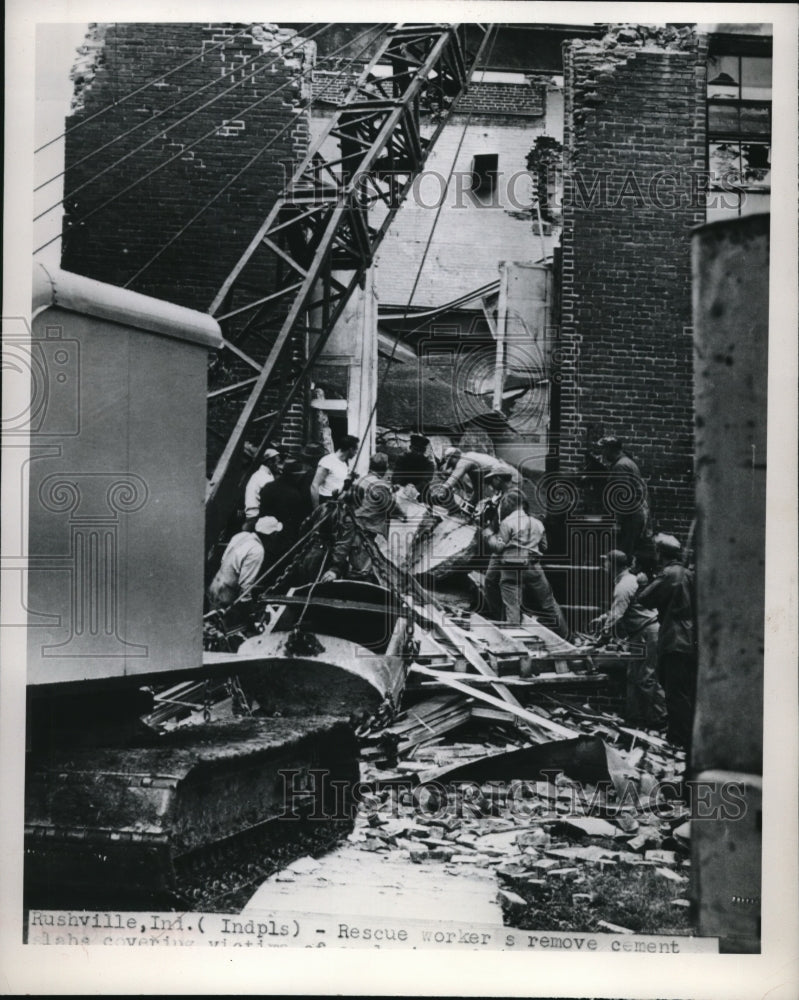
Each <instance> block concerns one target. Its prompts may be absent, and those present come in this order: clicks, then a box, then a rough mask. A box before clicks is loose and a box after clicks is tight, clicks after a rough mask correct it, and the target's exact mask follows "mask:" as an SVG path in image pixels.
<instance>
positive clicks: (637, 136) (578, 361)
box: [560, 25, 706, 538]
mask: <svg viewBox="0 0 799 1000" xmlns="http://www.w3.org/2000/svg"><path fill="white" fill-rule="evenodd" d="M705 58H706V50H705V45H704V41H703V38H702V36H697V35H696V34H695V33H694V32H693V31H692V30H691V29H690V28H681V29H677V28H664V27H662V26H661V27H659V28H652V29H648V28H646V27H644V26H631V25H623V26H619V27H617V28H615V29H614V30H613V31H612V32H609V33H608V35H606V37H605V38H604V39H602V40H601V41H596V42H594V41H591V42H583V41H579V40H578V41H574V42H570V43H566V45H565V46H564V72H565V102H566V103H565V123H564V139H565V151H564V155H565V178H564V181H565V184H564V205H563V238H562V243H563V257H562V261H563V263H562V270H563V280H562V317H561V320H562V359H563V368H562V382H561V429H562V436H561V442H560V467H561V470H562V471H577V470H579V469H580V468H582V467H583V462H584V454H585V450H586V447H587V446H588V445H589V444H590V443H591V442H592V441H594V440H596V438H598V437H599V436H600V435H602V434H615V435H617V436H618V437H620V438H622V440H623V441H624V442H625V443H626V444H627V446H628V450H629V451H630V453H631V454H632V456H633V457H634V458H635V459H636V461H638V463H639V465H640V466H641V470H642V472H643V474H644V476H645V478H646V479H647V480H648V482H649V485H650V489H651V500H652V506H653V513H654V516H655V518H656V524H657V526H658V527H659V528H661V529H667V530H669V531H672V532H674V533H675V534H677V535H678V536H679V537H682V538H685V535H686V532H687V530H688V526H689V524H690V521H691V518H692V516H693V507H694V494H693V398H692V394H693V389H692V370H693V346H692V335H691V329H690V324H691V265H690V244H691V228H692V227H693V226H695V225H698V224H700V223H702V222H704V207H703V205H701V204H700V199H699V197H698V194H697V190H698V185H700V184H701V180H697V178H701V174H702V171H703V170H704V167H705V96H704V95H705Z"/></svg>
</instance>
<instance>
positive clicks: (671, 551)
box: [638, 534, 697, 754]
mask: <svg viewBox="0 0 799 1000" xmlns="http://www.w3.org/2000/svg"><path fill="white" fill-rule="evenodd" d="M654 542H655V551H656V552H657V556H658V563H659V565H660V572H659V573H658V575H657V576H656V577H655V578H654V580H652V582H651V583H649V584H647V585H646V586H645V587H643V588H642V589H641V590H640V591H639V592H638V600H639V602H640V603H641V604H642V605H643V606H644V607H645V608H654V609H656V610H657V613H658V619H659V621H660V634H659V636H658V679H659V680H660V683H661V684H662V685H663V689H664V691H665V692H666V711H667V712H668V729H667V732H666V735H667V738H668V739H669V740H671V742H672V743H676V744H678V745H679V746H682V747H685V750H686V753H687V754H688V753H690V748H691V734H692V730H693V721H694V704H695V700H696V668H697V663H696V626H695V621H696V595H695V591H694V574H693V572H692V571H691V570H690V569H688V568H687V567H685V566H683V564H682V561H681V554H682V548H681V546H680V543H679V542H678V541H677V539H676V538H675V537H674V536H673V535H664V534H659V535H655V538H654Z"/></svg>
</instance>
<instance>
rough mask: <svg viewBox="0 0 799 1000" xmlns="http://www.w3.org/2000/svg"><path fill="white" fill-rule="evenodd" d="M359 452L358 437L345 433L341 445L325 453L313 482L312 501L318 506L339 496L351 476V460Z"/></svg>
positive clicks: (317, 467)
mask: <svg viewBox="0 0 799 1000" xmlns="http://www.w3.org/2000/svg"><path fill="white" fill-rule="evenodd" d="M357 452H358V438H357V437H354V436H353V435H352V434H345V435H344V437H343V438H342V441H341V444H340V445H339V447H338V448H337V449H336V450H335V451H334V452H333V453H332V454H330V455H325V457H324V458H322V459H320V460H319V464H318V465H317V466H316V473H315V474H314V477H313V481H312V483H311V503H312V504H313V505H314V507H318V506H319V504H320V503H326V502H327V501H328V500H332V499H333V498H334V497H336V496H338V494H339V493H341V491H342V490H343V489H344V484H345V483H346V482H347V480H348V479H349V478H350V475H351V473H350V464H349V463H350V462H351V461H352V460H353V458H355V456H356V454H357Z"/></svg>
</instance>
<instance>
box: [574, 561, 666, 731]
mask: <svg viewBox="0 0 799 1000" xmlns="http://www.w3.org/2000/svg"><path fill="white" fill-rule="evenodd" d="M600 561H601V563H602V568H603V569H604V570H605V572H606V573H608V575H609V576H610V578H611V580H612V581H613V600H612V602H611V605H610V608H609V610H608V611H607V612H606V613H605V614H604V615H600V617H599V618H595V619H594V620H593V621H592V622H591V624H592V625H594V626H596V627H597V628H598V630H599V637H598V644H599V645H602V644H604V643H605V642H608V641H609V640H610V639H614V638H615V639H622V640H624V641H628V640H632V639H634V640H635V641H636V642H640V643H642V644H643V647H644V656H643V658H641V659H638V658H635V659H631V660H630V661H629V662H628V664H627V695H626V706H625V716H626V718H627V721H628V722H631V723H633V724H634V725H640V726H644V727H648V728H652V729H662V728H664V727H665V724H666V699H665V698H664V695H663V688H661V686H660V684H658V678H657V665H658V632H659V627H658V616H657V612H656V611H653V610H651V609H649V608H645V607H643V606H642V605H641V603H640V601H639V600H638V598H637V594H638V588H639V582H638V579H637V578H636V577H635V576H634V575H633V573H631V572H630V569H629V566H628V560H627V556H626V555H625V554H624V552H622V551H621V550H620V549H612V550H611V551H610V552H608V553H607V554H606V555H604V556H601V558H600Z"/></svg>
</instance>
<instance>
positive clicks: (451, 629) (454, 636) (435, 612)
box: [408, 598, 520, 707]
mask: <svg viewBox="0 0 799 1000" xmlns="http://www.w3.org/2000/svg"><path fill="white" fill-rule="evenodd" d="M408 603H409V604H410V603H412V602H411V600H410V598H409V599H408ZM413 606H414V608H415V610H417V611H418V612H420V613H421V614H422V615H424V616H425V617H426V618H427V619H428V620H429V621H430V622H431V623H432V625H433V628H434V629H435V630H436V631H437V632H438V634H439V635H440V636H441V637H442V639H443V640H444V641H445V642H446V643H447V644H448V645H449V646H450V647H452V648H454V649H455V650H457V651H458V653H460V655H461V656H463V658H464V659H465V660H466V662H467V663H468V664H469V665H470V666H471V667H474V669H475V670H476V671H477V673H478V674H482V676H483V677H491V678H493V679H494V680H495V685H494V690H495V691H496V692H497V694H498V695H499V696H500V698H502V700H503V701H506V702H508V704H509V705H515V706H517V707H520V705H519V701H518V700H517V698H516V697H515V696H514V695H513V694H511V692H510V691H509V690H508V689H507V688H506V687H505V686H504V685H503V684H501V683H499V682H498V678H497V674H496V671H495V670H494V669H493V667H492V666H491V665H490V664H489V663H487V662H486V661H485V659H484V658H483V657H482V656H481V655H480V653H479V652H478V651H477V649H476V648H475V642H474V639H473V637H472V636H470V635H469V633H468V632H466V631H465V630H464V629H462V628H459V627H458V626H457V625H454V624H452V623H451V622H448V621H447V620H446V617H445V615H444V612H443V611H440V610H439V609H438V608H436V607H433V606H432V605H430V604H423V605H417V604H415V603H414V604H413Z"/></svg>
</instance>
